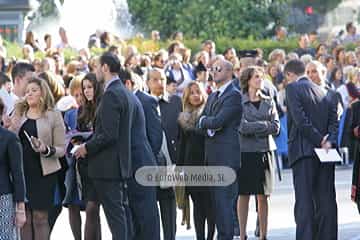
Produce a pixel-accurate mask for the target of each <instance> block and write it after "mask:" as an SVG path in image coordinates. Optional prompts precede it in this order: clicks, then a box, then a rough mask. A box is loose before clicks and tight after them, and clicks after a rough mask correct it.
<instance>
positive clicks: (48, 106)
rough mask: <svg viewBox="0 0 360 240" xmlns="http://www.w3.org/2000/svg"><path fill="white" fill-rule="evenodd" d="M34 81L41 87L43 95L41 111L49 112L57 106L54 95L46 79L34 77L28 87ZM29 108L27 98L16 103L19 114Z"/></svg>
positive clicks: (16, 111)
mask: <svg viewBox="0 0 360 240" xmlns="http://www.w3.org/2000/svg"><path fill="white" fill-rule="evenodd" d="M32 83H34V84H36V85H38V86H39V87H40V91H41V95H42V96H41V98H40V110H41V113H43V114H44V113H45V112H47V111H49V110H53V109H54V107H55V101H54V97H53V95H52V93H51V91H50V88H49V86H48V84H47V83H46V82H45V80H43V79H41V78H38V77H33V78H32V79H30V81H29V82H28V83H27V84H26V87H27V86H29V85H30V84H32ZM28 110H29V104H28V103H27V101H26V99H25V98H24V99H23V100H21V101H19V102H18V103H16V105H15V114H16V115H17V116H22V115H24V114H25V113H26V112H27V111H28Z"/></svg>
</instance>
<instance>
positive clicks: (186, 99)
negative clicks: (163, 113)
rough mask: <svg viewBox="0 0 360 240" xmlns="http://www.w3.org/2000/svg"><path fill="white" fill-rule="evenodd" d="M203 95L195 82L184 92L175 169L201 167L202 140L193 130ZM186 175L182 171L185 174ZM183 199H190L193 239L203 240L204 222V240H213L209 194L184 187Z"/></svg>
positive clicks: (203, 104) (212, 220) (202, 102)
mask: <svg viewBox="0 0 360 240" xmlns="http://www.w3.org/2000/svg"><path fill="white" fill-rule="evenodd" d="M206 97H207V95H206V93H205V91H204V89H203V88H202V87H201V85H200V84H199V83H197V82H191V83H189V84H188V86H187V87H186V88H185V89H184V95H183V99H182V101H183V109H184V111H183V112H182V113H180V115H179V124H180V127H181V132H180V141H179V158H178V165H179V166H204V165H205V151H204V142H205V139H204V136H203V135H201V133H199V132H198V131H197V130H196V122H197V121H198V119H199V117H200V114H201V113H202V110H203V107H204V106H205V103H206ZM185 171H186V170H185ZM185 193H186V195H187V196H188V195H190V196H191V199H192V201H193V205H194V223H195V231H196V239H198V240H205V239H206V238H205V221H207V226H208V227H207V229H208V234H207V239H213V236H214V229H215V222H214V219H213V216H212V214H211V206H210V201H209V197H210V195H209V191H208V190H207V189H206V188H205V187H190V186H186V187H185Z"/></svg>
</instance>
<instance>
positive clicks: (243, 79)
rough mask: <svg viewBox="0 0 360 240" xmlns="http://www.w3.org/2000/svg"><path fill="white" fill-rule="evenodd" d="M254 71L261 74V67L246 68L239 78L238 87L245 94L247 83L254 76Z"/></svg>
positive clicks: (247, 87) (247, 89) (247, 88)
mask: <svg viewBox="0 0 360 240" xmlns="http://www.w3.org/2000/svg"><path fill="white" fill-rule="evenodd" d="M256 71H261V72H263V70H262V68H261V67H258V66H251V67H248V68H246V69H245V70H244V71H243V72H242V73H241V76H240V86H241V90H242V92H243V93H247V92H248V91H249V81H250V79H251V78H252V77H253V76H254V74H255V72H256Z"/></svg>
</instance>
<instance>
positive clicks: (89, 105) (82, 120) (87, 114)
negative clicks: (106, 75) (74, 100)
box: [77, 73, 102, 131]
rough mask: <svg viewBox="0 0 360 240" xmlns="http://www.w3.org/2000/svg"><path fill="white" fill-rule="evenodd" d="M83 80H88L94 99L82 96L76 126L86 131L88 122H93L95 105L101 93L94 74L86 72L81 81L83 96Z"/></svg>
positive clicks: (100, 86) (100, 87)
mask: <svg viewBox="0 0 360 240" xmlns="http://www.w3.org/2000/svg"><path fill="white" fill-rule="evenodd" d="M85 80H88V81H89V82H90V83H91V84H92V86H93V88H94V99H93V101H88V100H87V99H86V97H84V104H83V105H82V106H81V107H80V108H81V110H80V111H79V116H78V119H77V122H78V127H77V128H78V130H80V131H88V130H89V129H88V125H89V123H92V124H93V123H94V120H95V112H96V107H97V104H98V102H99V101H100V98H101V95H102V85H101V84H100V83H99V82H98V81H97V80H96V75H95V74H94V73H88V74H86V75H85V77H84V78H83V80H82V81H81V91H82V94H83V96H85V94H84V87H83V86H84V85H83V84H84V81H85Z"/></svg>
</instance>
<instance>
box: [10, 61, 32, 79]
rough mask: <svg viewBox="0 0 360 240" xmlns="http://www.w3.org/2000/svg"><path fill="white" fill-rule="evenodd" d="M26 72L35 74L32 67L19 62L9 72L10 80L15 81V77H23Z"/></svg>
mask: <svg viewBox="0 0 360 240" xmlns="http://www.w3.org/2000/svg"><path fill="white" fill-rule="evenodd" d="M27 72H35V68H34V66H33V65H31V64H29V63H24V62H19V63H17V64H16V65H15V66H14V67H13V69H12V70H11V78H12V80H13V81H15V78H16V77H19V76H20V77H23V76H25V74H26V73H27Z"/></svg>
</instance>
